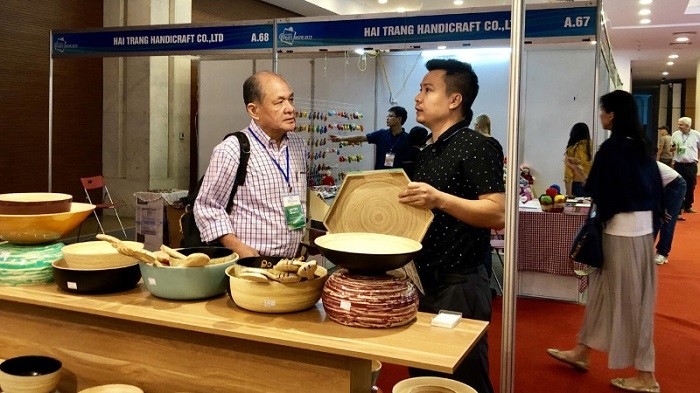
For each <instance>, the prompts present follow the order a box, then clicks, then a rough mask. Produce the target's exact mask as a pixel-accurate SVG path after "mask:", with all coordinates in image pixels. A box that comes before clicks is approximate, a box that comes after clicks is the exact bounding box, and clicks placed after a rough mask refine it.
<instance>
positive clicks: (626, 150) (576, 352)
mask: <svg viewBox="0 0 700 393" xmlns="http://www.w3.org/2000/svg"><path fill="white" fill-rule="evenodd" d="M638 119H639V116H638V112H637V106H636V104H635V101H634V98H633V97H632V95H631V94H629V93H628V92H625V91H622V90H616V91H613V92H611V93H608V94H605V95H604V96H602V97H601V98H600V120H601V123H602V125H603V128H604V129H606V130H610V131H611V136H610V138H609V139H608V140H606V141H605V142H603V144H602V145H601V146H600V150H599V151H598V152H597V153H596V155H595V159H594V160H593V167H592V168H591V172H590V174H589V175H588V179H587V181H586V185H585V188H586V192H587V193H588V195H590V196H591V198H592V199H593V203H594V204H595V208H596V213H597V216H598V218H599V219H600V220H601V222H603V223H604V228H603V237H602V242H603V256H604V261H603V266H602V268H600V269H596V270H595V271H593V272H592V273H591V274H590V275H589V287H588V303H587V304H586V313H585V318H584V321H583V325H582V326H581V330H580V331H579V335H578V343H577V345H576V346H575V347H574V348H572V349H570V350H568V351H561V350H558V349H549V350H547V352H548V353H549V355H550V356H552V357H554V358H555V359H557V360H559V361H562V362H564V363H566V364H569V365H571V366H573V367H574V368H576V369H578V370H582V371H587V370H588V359H589V354H590V352H591V349H596V350H599V351H605V352H608V367H609V368H611V369H624V368H628V367H630V366H632V367H634V368H635V369H636V370H637V373H636V375H635V376H633V377H631V378H615V379H613V380H612V381H611V383H612V384H613V386H615V387H617V388H619V389H623V390H633V391H640V392H659V391H660V388H659V384H658V383H657V382H656V379H655V377H654V369H655V354H654V343H653V340H652V339H653V332H654V302H655V298H656V270H655V267H656V265H655V264H654V235H653V220H654V219H655V218H657V219H660V217H661V212H662V207H661V201H662V197H661V194H662V185H661V176H660V174H659V169H658V167H657V165H656V161H655V160H654V158H652V157H653V153H652V152H651V150H652V149H651V147H650V145H651V144H650V143H649V142H648V141H646V139H645V137H644V133H643V130H642V126H641V124H640V123H639V120H638ZM601 390H602V388H601Z"/></svg>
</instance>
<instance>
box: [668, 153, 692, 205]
mask: <svg viewBox="0 0 700 393" xmlns="http://www.w3.org/2000/svg"><path fill="white" fill-rule="evenodd" d="M673 169H675V170H676V172H678V174H680V175H681V176H683V180H685V185H686V189H685V199H684V200H683V209H686V210H687V209H690V208H691V207H693V202H694V196H693V193H694V192H695V183H696V182H697V176H698V163H697V162H693V163H683V162H674V163H673Z"/></svg>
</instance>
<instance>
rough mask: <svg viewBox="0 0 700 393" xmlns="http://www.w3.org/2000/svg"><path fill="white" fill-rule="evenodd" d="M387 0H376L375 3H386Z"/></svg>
mask: <svg viewBox="0 0 700 393" xmlns="http://www.w3.org/2000/svg"><path fill="white" fill-rule="evenodd" d="M386 2H387V0H377V3H379V4H386Z"/></svg>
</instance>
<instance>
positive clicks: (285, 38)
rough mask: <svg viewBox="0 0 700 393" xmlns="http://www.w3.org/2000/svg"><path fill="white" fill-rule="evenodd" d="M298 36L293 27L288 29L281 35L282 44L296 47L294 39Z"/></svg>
mask: <svg viewBox="0 0 700 393" xmlns="http://www.w3.org/2000/svg"><path fill="white" fill-rule="evenodd" d="M296 36H297V33H296V32H295V31H294V28H293V27H287V28H286V29H284V30H283V31H282V32H281V33H280V42H283V43H285V44H287V45H294V38H295V37H296Z"/></svg>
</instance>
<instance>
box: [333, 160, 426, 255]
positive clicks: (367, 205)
mask: <svg viewBox="0 0 700 393" xmlns="http://www.w3.org/2000/svg"><path fill="white" fill-rule="evenodd" d="M409 181H410V180H409V179H408V176H406V173H405V172H404V171H403V170H401V169H398V170H376V171H362V172H352V173H349V174H348V175H347V177H346V178H345V180H343V184H342V185H341V187H340V190H339V191H338V195H337V197H336V199H335V201H334V202H333V206H331V208H330V210H329V211H328V213H327V214H326V217H325V220H324V221H323V223H324V225H325V226H326V228H328V230H329V231H330V232H331V233H341V232H372V233H382V234H385V235H394V236H401V237H407V238H409V239H413V240H415V241H418V242H420V241H421V240H422V239H423V236H424V235H425V233H426V231H427V230H428V227H429V226H430V223H431V222H432V221H433V213H432V212H431V211H430V210H426V209H419V208H416V207H412V206H408V205H405V204H403V203H400V202H399V193H400V192H401V191H403V190H405V189H406V187H407V186H408V183H409Z"/></svg>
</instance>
